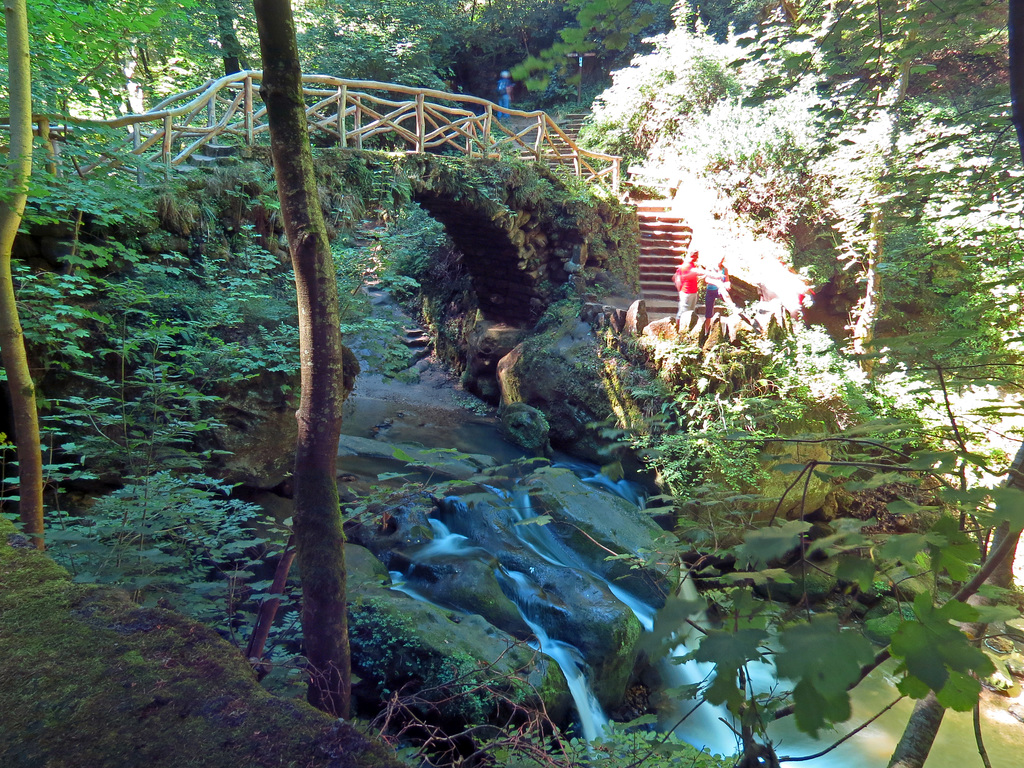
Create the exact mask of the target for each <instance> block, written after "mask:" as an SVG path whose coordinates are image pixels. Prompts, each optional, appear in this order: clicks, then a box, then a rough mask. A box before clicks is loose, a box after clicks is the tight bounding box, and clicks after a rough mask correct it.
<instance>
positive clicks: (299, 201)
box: [255, 0, 351, 717]
mask: <svg viewBox="0 0 1024 768" xmlns="http://www.w3.org/2000/svg"><path fill="white" fill-rule="evenodd" d="M255 8H256V19H257V26H258V29H259V36H260V50H261V52H262V54H263V86H262V88H261V89H260V95H261V96H262V97H263V101H264V103H266V105H267V117H268V120H269V123H270V146H271V153H272V156H273V160H274V176H275V178H276V180H277V192H278V197H279V198H280V201H281V214H282V218H283V220H284V226H285V232H286V233H287V235H288V246H289V249H290V251H291V258H292V265H293V267H294V269H295V287H296V291H297V293H298V309H299V354H300V357H301V361H300V365H301V383H302V397H301V400H300V405H299V410H298V413H297V414H296V417H297V419H298V422H299V434H298V443H297V446H296V452H295V475H294V489H295V491H294V494H295V526H294V536H295V546H296V552H297V555H296V557H297V560H298V566H299V574H300V578H301V580H302V629H303V635H304V640H305V649H306V657H307V659H308V661H309V669H310V686H309V701H310V703H312V704H313V705H314V706H316V707H319V708H320V709H323V710H326V711H328V712H330V713H332V714H335V715H338V716H340V717H347V716H348V709H349V694H350V687H351V686H350V661H349V646H348V622H347V617H346V612H345V546H344V545H345V535H344V533H343V531H342V526H341V522H342V521H341V510H340V505H339V501H338V486H337V480H336V475H335V458H336V456H337V453H338V439H339V437H340V434H341V406H342V403H343V401H344V399H345V396H346V394H347V392H346V388H345V386H346V382H345V371H344V364H345V352H346V350H345V349H344V347H343V346H342V343H341V333H340V330H339V327H340V323H339V319H338V291H337V285H336V282H335V272H334V259H333V257H332V255H331V250H330V245H329V243H328V240H327V230H326V227H325V224H324V219H323V212H322V211H321V209H320V200H319V196H318V195H317V187H316V179H315V177H314V174H313V156H312V152H311V150H310V145H309V135H308V129H307V125H306V113H305V105H304V101H303V97H302V80H301V76H302V73H301V70H300V68H299V56H298V48H297V45H296V40H295V20H294V17H293V15H292V9H291V3H290V2H289V0H255Z"/></svg>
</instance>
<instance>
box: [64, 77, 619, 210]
mask: <svg viewBox="0 0 1024 768" xmlns="http://www.w3.org/2000/svg"><path fill="white" fill-rule="evenodd" d="M262 77H263V73H262V72H260V71H256V70H247V71H244V72H237V73H235V74H232V75H228V76H226V77H222V78H220V79H217V80H209V81H207V82H206V83H205V84H203V85H202V86H200V87H198V88H193V89H192V90H190V91H186V92H184V93H180V94H177V95H175V96H170V97H168V98H166V99H164V100H163V101H161V102H160V103H159V104H157V105H156V106H154V107H153V108H152V109H150V110H148V111H147V112H143V113H141V114H134V115H125V116H123V117H118V118H113V119H110V120H80V119H68V118H67V117H60V118H55V117H51V118H49V119H50V120H51V122H53V123H56V122H58V121H59V122H62V123H65V124H66V125H74V126H75V127H76V129H84V128H88V127H89V126H94V127H105V128H111V129H118V128H127V129H128V130H129V134H128V136H127V137H126V138H125V143H124V145H123V147H120V148H118V149H116V150H115V151H113V152H110V151H108V153H107V155H106V157H105V159H104V160H102V161H100V162H97V163H95V164H94V165H93V166H90V168H87V169H79V170H80V171H82V170H84V171H88V170H91V169H93V168H96V167H98V166H100V165H102V164H104V162H106V163H110V162H115V163H117V162H121V163H123V162H124V159H123V158H124V155H129V154H131V155H155V156H157V157H159V159H160V160H161V161H162V162H163V163H164V164H165V166H166V167H167V168H172V167H176V166H180V165H182V164H183V163H185V162H186V161H187V160H188V159H189V158H190V157H191V156H192V155H194V154H196V153H197V152H199V150H201V149H202V148H203V147H204V146H206V145H208V144H211V143H213V142H214V140H215V139H217V140H220V141H221V142H225V143H230V144H234V145H244V146H253V145H255V144H257V143H259V142H260V141H263V142H265V143H269V126H268V124H267V110H266V107H264V106H262V102H261V101H260V102H258V104H259V106H257V100H256V98H255V94H254V91H255V90H256V89H258V83H259V82H260V81H261V80H262ZM302 81H303V92H304V95H305V98H306V114H307V116H308V118H309V127H310V132H311V135H321V136H327V137H329V138H331V139H333V140H334V141H335V142H336V143H337V144H338V145H339V146H342V147H355V148H358V149H362V148H364V146H365V145H366V142H367V140H369V139H371V138H373V137H377V136H385V135H386V136H388V137H389V141H390V142H391V143H392V146H390V147H388V148H389V149H397V148H404V149H405V151H407V152H413V153H419V152H428V151H439V150H442V149H450V150H452V151H456V152H459V153H461V154H464V155H466V156H468V157H498V156H501V155H502V154H513V155H516V156H519V157H524V158H530V159H532V160H534V161H536V162H543V163H548V164H550V165H552V166H565V167H567V168H569V169H570V170H571V171H572V172H573V173H574V174H575V175H576V176H579V177H581V178H583V179H586V180H588V181H593V182H598V183H602V184H605V185H606V186H608V187H610V188H611V190H612V191H613V192H618V188H619V169H620V162H621V158H619V157H616V156H614V155H605V154H601V153H599V152H590V151H587V150H585V149H582V148H580V147H579V146H577V144H576V142H575V141H573V140H572V139H571V138H570V137H569V136H567V135H566V134H565V133H564V132H563V131H562V129H561V128H559V127H558V125H557V124H556V123H555V122H554V121H553V120H552V119H551V117H549V116H548V115H547V113H545V112H543V111H539V110H538V111H535V112H522V111H519V110H516V109H513V108H511V107H499V106H498V105H497V104H495V103H493V102H491V101H487V100H486V99H481V98H478V97H476V96H462V95H459V94H454V93H446V92H445V91H437V90H433V89H430V88H410V87H407V86H403V85H395V84H393V83H380V82H376V81H372V80H345V79H343V78H338V77H333V76H331V75H303V78H302ZM498 113H504V114H509V115H512V116H515V117H518V118H526V119H528V120H529V121H530V122H529V124H528V125H527V126H526V127H525V128H520V129H519V130H515V129H513V128H511V127H510V126H508V125H506V124H505V123H503V122H502V121H501V120H499V119H498V118H497V116H496V115H497V114H498ZM519 122H520V123H521V122H522V121H519ZM119 155H120V157H119Z"/></svg>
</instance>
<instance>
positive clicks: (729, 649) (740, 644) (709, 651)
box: [691, 628, 768, 669]
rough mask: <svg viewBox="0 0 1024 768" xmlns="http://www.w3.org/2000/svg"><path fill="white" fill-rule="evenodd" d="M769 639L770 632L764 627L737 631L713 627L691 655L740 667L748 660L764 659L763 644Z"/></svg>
mask: <svg viewBox="0 0 1024 768" xmlns="http://www.w3.org/2000/svg"><path fill="white" fill-rule="evenodd" d="M767 639H768V633H767V632H765V631H764V630H763V629H754V628H751V629H740V630H738V631H736V632H728V631H726V630H721V629H712V630H709V631H708V633H707V634H706V635H704V637H702V638H701V641H700V645H699V646H698V647H697V649H696V650H695V651H694V652H693V653H692V654H691V656H692V657H693V659H695V660H696V661H706V662H713V663H715V664H718V665H721V666H726V667H732V668H735V669H739V668H740V667H741V666H743V665H744V664H746V663H747V662H748V661H760V660H761V659H762V655H761V646H762V645H763V644H764V642H765V641H766V640H767Z"/></svg>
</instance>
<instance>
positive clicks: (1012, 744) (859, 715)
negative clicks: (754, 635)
mask: <svg viewBox="0 0 1024 768" xmlns="http://www.w3.org/2000/svg"><path fill="white" fill-rule="evenodd" d="M417 387H418V388H417ZM344 431H345V433H346V434H348V435H355V436H359V437H363V438H365V437H369V436H372V437H373V438H374V439H375V440H376V441H378V442H384V443H388V444H391V443H398V444H409V443H412V444H419V445H423V446H427V447H436V448H446V449H457V450H459V451H463V452H466V453H476V454H487V455H490V456H494V457H495V458H496V459H497V460H498V461H499V462H502V463H505V462H510V461H513V460H514V459H516V458H521V457H522V456H523V454H522V451H520V450H519V449H518V448H516V447H515V446H512V445H510V444H508V443H506V442H505V441H504V440H502V439H501V437H500V436H499V435H498V433H497V430H496V428H495V423H494V420H493V418H490V417H487V416H481V415H479V414H476V413H474V412H472V411H468V410H466V409H465V408H464V407H463V403H462V402H461V401H460V400H459V399H458V398H457V397H456V398H453V396H452V394H451V393H450V392H447V391H445V390H444V387H443V386H442V385H441V384H439V383H438V382H437V381H432V382H429V383H427V384H426V386H425V388H424V385H422V384H421V385H411V386H410V385H403V384H398V383H394V382H381V381H379V380H376V381H375V382H374V381H372V380H371V385H370V386H368V387H367V386H364V387H362V389H361V390H360V389H357V393H356V394H355V395H353V396H352V397H351V398H350V401H349V404H348V411H347V414H346V419H345V425H344ZM565 464H566V465H567V466H569V468H571V469H572V470H573V471H574V472H575V473H576V474H577V475H579V476H580V477H582V478H584V480H585V482H586V483H587V485H588V486H589V487H591V488H593V492H594V493H597V494H603V493H616V494H618V495H620V496H623V497H625V498H629V499H630V500H631V501H633V502H634V503H636V502H640V503H642V494H641V493H639V492H638V489H637V486H635V485H632V484H628V483H613V482H611V481H610V480H609V479H608V478H607V477H605V476H604V475H601V474H600V472H597V471H596V468H594V467H591V466H589V465H586V464H585V463H583V462H576V461H572V460H568V459H567V460H566V461H565ZM401 469H402V462H401V461H398V460H393V461H391V462H388V461H386V460H382V459H381V458H380V457H377V458H374V459H372V460H366V459H365V458H364V457H360V456H357V455H342V456H340V457H339V470H340V471H342V472H351V473H352V474H353V475H356V476H359V477H360V478H363V479H365V480H367V481H372V480H373V479H374V475H375V474H379V473H382V472H392V471H401ZM490 490H491V492H492V493H493V495H494V498H495V503H496V504H504V505H505V506H510V507H511V508H513V509H514V510H515V514H516V516H517V517H518V519H519V521H520V522H521V523H522V522H523V521H527V520H529V519H530V518H531V516H533V514H534V513H533V511H532V509H531V508H530V498H529V495H528V494H527V493H526V492H525V491H524V490H523V489H521V488H516V487H515V486H514V485H513V486H512V487H509V488H499V487H492V488H490ZM452 503H453V504H457V503H458V502H457V501H455V500H453V501H452ZM430 525H431V528H432V531H433V541H432V542H430V543H429V544H426V545H424V546H423V547H422V548H421V549H419V550H418V551H417V552H416V553H415V559H416V560H418V561H429V560H431V559H432V558H438V557H449V558H450V557H457V558H473V557H477V556H478V555H481V556H483V555H487V554H488V553H486V552H481V550H480V547H479V545H477V544H476V543H475V542H474V541H472V540H471V539H470V538H469V537H468V536H467V535H465V534H463V533H460V532H458V531H453V527H454V526H456V522H455V521H454V520H446V519H445V517H444V515H442V516H441V519H433V518H432V519H431V521H430ZM514 531H515V535H516V536H518V537H519V538H520V539H521V541H522V543H523V545H524V546H526V547H528V548H530V549H531V550H532V551H534V552H535V553H536V554H538V555H539V556H540V557H541V558H543V559H544V560H545V561H547V562H548V563H550V564H551V565H552V566H554V567H558V568H567V569H580V568H584V569H585V566H584V565H583V564H582V562H581V561H580V560H579V559H578V558H575V557H574V556H573V553H572V552H569V551H566V549H565V548H564V547H563V546H561V545H560V544H558V543H557V542H553V541H552V540H551V539H550V537H549V536H548V534H547V532H546V529H545V527H544V526H542V525H533V524H525V525H522V524H521V525H517V526H515V527H514ZM588 574H589V575H590V576H595V574H593V573H592V571H588ZM497 576H498V579H499V582H500V583H502V586H503V590H504V591H506V592H507V593H508V594H510V595H514V602H515V603H516V605H517V606H518V608H519V610H520V612H521V614H522V618H523V620H524V621H525V622H526V623H527V625H528V626H529V627H530V629H531V630H532V631H533V633H534V635H535V637H536V643H537V645H538V646H539V648H540V650H541V651H542V652H543V653H544V654H546V655H547V656H548V657H550V658H551V659H552V660H553V661H555V663H557V664H558V665H559V667H560V668H561V669H562V670H563V672H564V673H565V677H566V680H567V681H568V684H569V687H570V690H571V693H572V696H573V700H574V702H575V704H576V708H577V711H578V714H579V721H580V727H581V731H582V733H583V735H584V736H586V737H587V738H594V737H595V736H596V735H598V734H599V733H600V731H601V728H602V727H603V725H604V724H605V723H606V722H607V716H606V715H605V713H604V712H602V711H601V707H600V705H599V704H598V703H597V700H596V698H595V697H594V694H593V692H592V691H591V687H590V684H589V682H588V679H587V670H588V664H587V660H586V659H583V658H582V656H581V654H580V652H579V651H578V650H577V649H576V648H575V647H574V646H572V645H570V644H569V643H568V642H566V640H565V639H563V638H557V637H552V636H551V635H550V634H549V632H548V630H547V629H546V628H545V626H544V624H543V623H542V621H541V616H542V615H543V610H541V609H542V608H543V602H544V600H545V599H546V598H545V596H544V592H543V590H542V589H540V587H539V586H538V584H537V583H536V581H534V580H533V579H532V578H531V576H530V574H528V573H524V572H522V571H517V570H511V569H505V568H502V567H500V566H499V567H498V573H497ZM392 580H393V586H392V588H393V589H395V590H398V591H402V592H405V593H407V594H409V595H410V596H411V597H414V598H416V599H420V600H426V601H428V602H429V601H430V598H429V596H427V595H425V594H423V593H422V592H420V591H419V590H418V589H417V587H416V585H415V583H414V580H413V579H411V578H409V575H408V571H406V572H405V573H402V572H393V573H392ZM602 583H604V584H605V586H606V587H607V588H608V590H609V591H610V592H611V593H612V594H614V595H615V597H616V598H617V599H618V600H620V601H621V602H622V603H623V604H624V605H626V606H627V607H628V608H629V609H630V610H631V611H632V612H633V614H634V615H635V616H636V617H637V619H638V620H639V621H640V623H641V625H642V626H643V628H644V629H645V630H647V631H650V630H651V628H652V627H653V624H654V621H655V615H656V612H655V610H654V609H653V608H651V607H650V606H648V605H646V604H645V603H644V602H643V601H642V600H640V599H638V598H637V597H635V596H633V595H632V594H630V593H629V592H627V591H626V590H623V589H622V588H621V587H619V586H618V585H615V584H612V583H609V582H608V581H607V580H603V582H602ZM822 652H823V653H828V649H822ZM685 653H686V651H685V648H683V647H680V648H678V649H677V650H676V652H675V653H674V655H675V656H677V657H679V656H683V655H685ZM754 666H755V667H757V666H760V667H761V669H756V668H755V669H752V670H751V675H752V677H753V678H754V684H755V685H759V686H761V687H763V688H768V687H770V686H772V685H776V684H777V681H776V679H775V677H774V675H773V671H772V669H771V668H770V667H769V666H768V665H754ZM712 673H713V671H712V670H711V669H710V668H709V667H708V666H706V665H705V666H701V665H698V664H696V663H694V662H687V663H685V664H670V665H667V669H665V671H664V672H663V674H664V675H665V678H666V683H667V685H669V686H677V685H683V684H693V683H696V682H699V681H700V680H703V679H705V678H706V677H707V675H709V674H712ZM896 695H897V694H896V692H895V689H894V687H893V684H892V681H891V666H890V667H883V668H881V669H879V670H876V671H875V672H874V673H873V674H872V675H871V676H869V677H868V679H867V680H865V681H864V682H863V683H862V684H861V685H860V686H858V688H857V689H856V691H855V694H854V701H853V717H852V718H851V719H850V721H849V723H848V726H849V727H854V726H855V725H857V724H859V723H861V722H863V721H865V720H867V719H868V718H870V717H871V716H873V715H874V714H875V713H877V712H878V711H880V710H881V709H882V708H884V707H885V706H886V705H887V704H889V703H890V702H891V701H892V700H893V699H894V698H896ZM986 695H987V694H986ZM690 706H692V705H691V704H687V703H684V702H681V703H678V705H677V707H676V708H673V709H671V711H669V710H663V711H660V712H659V718H660V719H661V721H662V723H663V726H664V727H670V724H674V723H675V722H676V721H677V720H678V719H679V717H680V716H681V714H680V713H682V712H685V711H687V710H688V709H689V708H690ZM912 708H913V702H911V701H907V700H905V701H902V702H900V704H898V705H897V706H896V707H894V708H893V709H892V710H890V711H889V712H887V713H886V714H885V715H883V716H882V717H880V718H879V719H878V720H876V721H875V722H874V723H872V724H871V725H870V726H868V727H867V728H866V729H865V730H864V731H862V732H861V733H860V734H858V735H856V736H855V737H854V738H852V739H850V740H849V741H847V742H846V743H845V744H843V745H842V746H840V747H839V748H838V749H836V750H834V751H832V752H830V753H828V754H827V755H825V756H823V757H820V758H817V759H815V760H811V761H806V762H804V763H803V764H805V765H811V766H818V767H819V768H822V767H824V766H828V767H829V768H833V767H838V768H875V766H878V767H879V768H882V767H883V766H885V765H886V764H887V762H888V758H889V756H890V755H891V754H892V751H893V749H894V748H895V745H896V742H897V741H898V739H899V736H900V734H901V733H902V730H903V727H904V726H905V725H906V722H907V719H908V717H909V715H910V711H911V709H912ZM982 711H983V725H984V734H985V740H986V742H985V743H986V748H987V750H988V753H989V756H990V759H991V761H992V764H993V765H994V766H1004V767H1007V768H1008V767H1009V766H1017V765H1020V764H1021V757H1020V756H1021V754H1022V750H1024V726H1022V725H1021V724H1020V723H1018V722H1017V721H1016V720H1013V718H1012V717H1011V716H1010V715H1009V714H1008V713H1007V712H1006V710H1005V707H1004V706H1001V705H1000V706H995V705H993V704H991V702H988V703H986V702H985V701H983V708H982ZM723 719H727V717H726V713H724V712H723V711H720V710H717V709H715V708H712V707H709V706H707V705H702V706H701V707H698V708H697V711H696V712H695V713H694V715H693V716H691V717H690V718H688V719H687V720H686V722H684V723H683V724H682V725H681V726H679V727H678V728H677V729H676V733H677V734H678V735H679V736H680V737H682V738H684V739H685V740H687V741H689V742H690V743H692V744H694V745H695V746H698V747H706V748H707V749H708V750H709V751H711V752H715V753H719V754H731V753H733V752H735V749H736V739H735V737H734V736H733V733H732V731H731V730H730V729H729V727H728V726H727V725H726V724H725V723H723V722H722V720H723ZM791 720H792V719H791V718H789V719H787V720H786V721H783V722H780V723H776V724H774V725H773V726H772V727H771V729H770V733H771V735H772V738H773V741H774V743H775V744H776V745H777V747H778V752H779V754H780V755H791V756H798V755H808V754H813V753H815V752H817V751H819V750H821V749H823V748H825V747H826V746H828V745H830V744H831V743H833V742H834V741H835V740H837V739H838V738H839V737H840V736H841V735H844V734H845V733H846V732H847V731H848V728H847V727H841V728H839V729H838V731H837V732H836V733H824V734H822V735H821V737H820V738H819V739H811V738H810V737H809V736H807V735H805V734H801V733H799V732H798V731H797V730H796V729H795V727H794V726H793V724H792V722H791ZM790 764H791V765H797V763H796V762H792V763H790ZM927 765H928V767H929V768H970V767H971V766H975V765H977V766H981V765H982V762H981V759H980V757H979V756H978V754H977V749H976V746H975V741H974V731H973V723H972V718H971V714H970V713H955V712H947V714H946V716H945V719H944V721H943V725H942V728H941V729H940V732H939V735H938V739H937V741H936V744H935V747H934V748H933V750H932V753H931V757H930V758H929V760H928V763H927Z"/></svg>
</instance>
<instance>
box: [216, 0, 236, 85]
mask: <svg viewBox="0 0 1024 768" xmlns="http://www.w3.org/2000/svg"><path fill="white" fill-rule="evenodd" d="M213 12H214V13H215V14H216V16H217V37H218V38H220V50H221V53H222V56H223V59H224V74H225V75H233V74H235V72H240V71H241V69H242V54H243V49H242V44H241V43H239V42H238V35H236V34H235V11H234V9H233V8H232V7H231V2H230V0H214V2H213Z"/></svg>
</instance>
